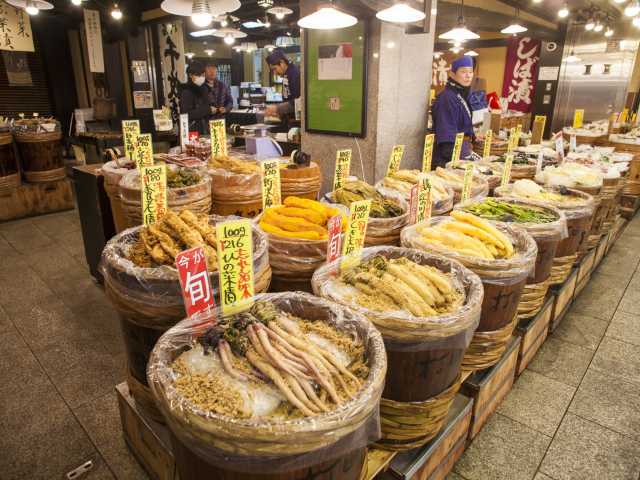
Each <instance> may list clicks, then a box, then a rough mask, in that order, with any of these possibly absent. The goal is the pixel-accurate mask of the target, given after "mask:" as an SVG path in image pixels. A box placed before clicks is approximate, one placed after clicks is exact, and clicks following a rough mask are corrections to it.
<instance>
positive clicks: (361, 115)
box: [304, 21, 367, 137]
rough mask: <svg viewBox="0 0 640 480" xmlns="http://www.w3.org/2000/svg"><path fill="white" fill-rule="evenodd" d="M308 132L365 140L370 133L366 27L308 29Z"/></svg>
mask: <svg viewBox="0 0 640 480" xmlns="http://www.w3.org/2000/svg"><path fill="white" fill-rule="evenodd" d="M304 33H305V41H304V45H305V55H304V58H305V79H306V80H305V81H306V83H305V92H306V94H305V128H306V131H307V132H311V133H322V134H328V135H345V136H354V137H364V136H365V132H366V130H367V24H366V22H364V21H359V22H358V23H357V24H356V25H354V26H353V27H349V28H343V29H339V30H305V32H304Z"/></svg>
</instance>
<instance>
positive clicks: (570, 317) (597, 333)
mask: <svg viewBox="0 0 640 480" xmlns="http://www.w3.org/2000/svg"><path fill="white" fill-rule="evenodd" d="M608 325H609V324H608V322H607V321H605V320H601V319H599V318H595V317H592V316H590V315H585V314H583V313H579V312H573V311H569V312H568V313H567V315H566V316H565V317H564V319H563V320H562V323H560V325H559V326H558V328H557V329H556V330H555V331H554V332H553V337H554V338H557V339H559V340H563V341H565V342H569V343H573V344H574V345H579V346H581V347H584V348H588V349H590V350H595V349H596V348H598V344H599V343H600V340H601V339H602V337H603V336H604V332H605V331H606V330H607V326H608Z"/></svg>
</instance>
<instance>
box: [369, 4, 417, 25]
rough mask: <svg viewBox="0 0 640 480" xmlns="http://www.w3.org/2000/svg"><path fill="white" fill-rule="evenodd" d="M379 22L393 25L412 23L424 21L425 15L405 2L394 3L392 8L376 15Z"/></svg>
mask: <svg viewBox="0 0 640 480" xmlns="http://www.w3.org/2000/svg"><path fill="white" fill-rule="evenodd" d="M376 17H377V18H378V19H379V20H382V21H385V22H393V23H412V22H419V21H421V20H424V18H425V17H426V15H425V14H424V12H421V11H420V10H418V9H417V8H413V7H412V6H410V5H408V4H407V3H406V2H402V1H400V2H395V3H394V4H393V6H391V7H389V8H385V9H384V10H380V11H379V12H378V13H376Z"/></svg>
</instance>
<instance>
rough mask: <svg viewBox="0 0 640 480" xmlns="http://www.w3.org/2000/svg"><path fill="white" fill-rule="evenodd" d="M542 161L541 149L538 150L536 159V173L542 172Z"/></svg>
mask: <svg viewBox="0 0 640 480" xmlns="http://www.w3.org/2000/svg"><path fill="white" fill-rule="evenodd" d="M543 161H544V153H543V151H542V149H540V151H539V152H538V161H537V162H536V175H537V174H539V173H541V172H542V162H543Z"/></svg>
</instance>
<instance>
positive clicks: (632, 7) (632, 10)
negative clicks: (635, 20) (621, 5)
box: [624, 1, 640, 17]
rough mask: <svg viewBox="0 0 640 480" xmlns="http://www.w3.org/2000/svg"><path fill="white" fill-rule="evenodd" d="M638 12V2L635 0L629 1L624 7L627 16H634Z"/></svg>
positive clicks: (639, 10) (639, 7)
mask: <svg viewBox="0 0 640 480" xmlns="http://www.w3.org/2000/svg"><path fill="white" fill-rule="evenodd" d="M639 13H640V4H639V3H638V2H637V1H635V2H632V3H630V4H629V5H627V7H626V8H625V9H624V14H625V16H627V17H635V16H636V15H638V14H639Z"/></svg>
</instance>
